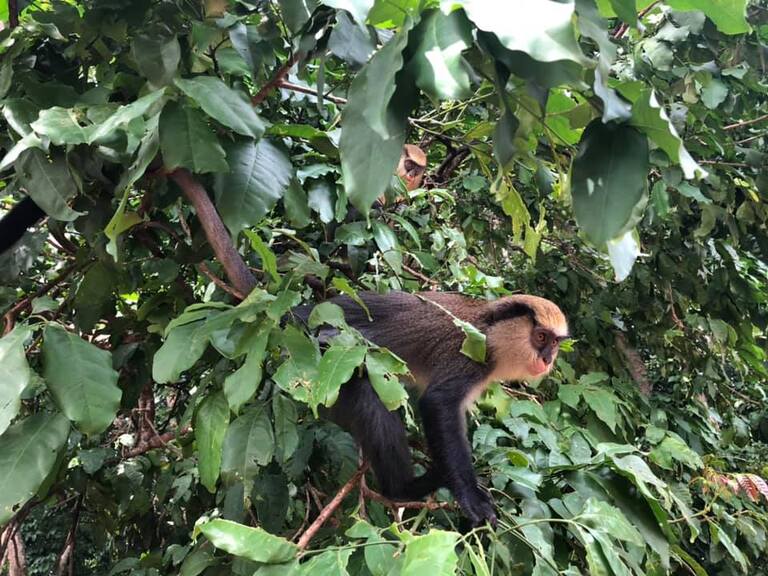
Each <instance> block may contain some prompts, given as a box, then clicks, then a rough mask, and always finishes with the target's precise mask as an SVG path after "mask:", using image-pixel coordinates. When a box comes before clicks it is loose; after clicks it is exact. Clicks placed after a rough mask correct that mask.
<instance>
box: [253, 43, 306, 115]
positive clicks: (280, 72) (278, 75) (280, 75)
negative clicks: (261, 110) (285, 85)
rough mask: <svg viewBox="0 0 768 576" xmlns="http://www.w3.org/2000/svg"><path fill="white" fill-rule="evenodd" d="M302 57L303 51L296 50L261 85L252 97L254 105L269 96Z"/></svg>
mask: <svg viewBox="0 0 768 576" xmlns="http://www.w3.org/2000/svg"><path fill="white" fill-rule="evenodd" d="M301 57H302V53H301V52H296V53H295V54H294V55H293V56H291V57H290V58H289V59H288V61H287V62H286V63H285V64H283V65H282V66H280V68H278V69H277V72H275V74H274V75H273V76H272V78H271V79H270V80H269V81H268V82H267V83H266V84H264V86H262V87H261V90H259V91H258V92H257V93H256V94H255V95H254V96H253V97H252V98H251V104H253V105H254V106H258V105H259V104H261V103H262V102H263V101H264V100H265V99H266V97H267V96H269V93H270V92H272V91H273V90H274V89H275V88H277V86H278V85H279V84H280V83H281V82H282V81H283V79H284V78H285V77H286V76H287V75H288V72H289V71H290V70H291V68H292V67H293V65H294V64H296V62H298V61H299V60H300V59H301Z"/></svg>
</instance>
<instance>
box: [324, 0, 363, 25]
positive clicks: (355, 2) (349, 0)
mask: <svg viewBox="0 0 768 576" xmlns="http://www.w3.org/2000/svg"><path fill="white" fill-rule="evenodd" d="M321 2H322V3H323V4H325V5H326V6H330V7H331V8H336V9H337V10H346V11H347V12H349V13H350V14H352V17H353V18H354V19H355V22H357V23H358V24H359V25H360V26H361V27H363V26H364V25H365V20H366V18H367V17H368V12H369V11H370V10H371V8H372V7H373V4H374V0H321Z"/></svg>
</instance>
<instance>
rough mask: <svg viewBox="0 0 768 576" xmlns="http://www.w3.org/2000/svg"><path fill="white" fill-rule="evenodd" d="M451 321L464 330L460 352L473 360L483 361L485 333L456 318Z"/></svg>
mask: <svg viewBox="0 0 768 576" xmlns="http://www.w3.org/2000/svg"><path fill="white" fill-rule="evenodd" d="M453 323H454V324H455V325H456V326H458V327H459V328H461V330H462V332H464V340H462V342H461V353H462V354H464V356H467V357H468V358H472V360H474V361H475V362H480V363H481V364H482V363H483V362H485V334H483V333H482V332H480V330H478V329H477V328H475V326H473V325H472V324H470V323H469V322H465V321H464V320H459V319H458V318H454V319H453Z"/></svg>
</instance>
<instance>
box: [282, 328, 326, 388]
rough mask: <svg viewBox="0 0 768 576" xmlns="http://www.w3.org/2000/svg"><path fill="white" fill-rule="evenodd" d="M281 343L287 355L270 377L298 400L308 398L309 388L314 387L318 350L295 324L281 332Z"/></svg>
mask: <svg viewBox="0 0 768 576" xmlns="http://www.w3.org/2000/svg"><path fill="white" fill-rule="evenodd" d="M282 345H283V347H284V348H285V349H286V351H287V352H288V357H287V358H286V359H285V361H284V362H283V363H282V364H281V365H280V367H279V368H278V369H277V371H276V372H275V374H274V375H273V376H272V379H273V380H274V381H275V383H276V384H277V385H278V386H279V387H280V388H282V389H283V390H285V391H286V392H288V393H289V394H290V395H291V396H293V397H294V398H295V399H296V400H299V401H300V402H307V401H308V400H309V390H310V389H313V388H314V387H315V384H314V381H315V380H316V379H317V369H318V364H319V362H320V350H319V349H318V347H317V344H316V343H315V342H314V341H313V340H310V339H309V338H308V337H307V336H306V334H304V332H302V331H301V330H299V329H298V328H296V326H288V327H286V329H285V331H284V332H283V334H282Z"/></svg>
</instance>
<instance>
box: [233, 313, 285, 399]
mask: <svg viewBox="0 0 768 576" xmlns="http://www.w3.org/2000/svg"><path fill="white" fill-rule="evenodd" d="M272 326H273V324H272V322H264V323H262V324H259V325H257V326H253V327H249V329H250V333H249V335H248V342H247V343H245V344H243V345H244V346H247V350H248V352H247V354H248V355H247V356H246V358H245V362H243V365H242V366H240V368H238V369H237V370H235V371H234V372H233V373H232V374H230V375H229V376H227V378H226V379H225V380H224V395H225V396H226V398H227V403H228V404H229V409H230V410H231V411H232V412H234V413H235V414H237V413H238V412H240V409H241V408H242V407H243V405H244V404H245V403H246V402H248V401H249V400H250V399H251V398H252V397H253V395H254V394H255V393H256V389H257V388H258V386H259V384H261V378H262V364H263V363H264V356H265V355H266V351H267V342H268V340H269V331H270V329H271V328H272Z"/></svg>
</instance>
